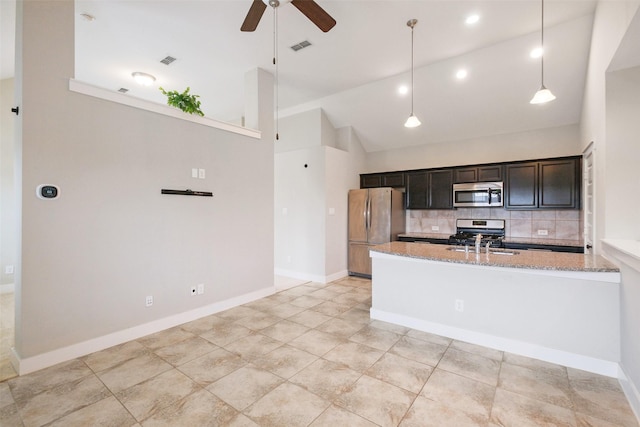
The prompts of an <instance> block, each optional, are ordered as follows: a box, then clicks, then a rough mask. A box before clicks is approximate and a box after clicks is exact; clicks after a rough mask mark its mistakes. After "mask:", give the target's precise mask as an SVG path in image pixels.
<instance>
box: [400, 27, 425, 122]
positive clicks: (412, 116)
mask: <svg viewBox="0 0 640 427" xmlns="http://www.w3.org/2000/svg"><path fill="white" fill-rule="evenodd" d="M417 23H418V20H417V19H410V20H408V21H407V26H408V27H410V28H411V115H410V116H409V118H408V119H407V121H406V122H405V123H404V126H405V127H408V128H415V127H418V126H420V124H421V123H420V120H418V118H417V117H416V116H415V114H413V27H415V26H416V24H417Z"/></svg>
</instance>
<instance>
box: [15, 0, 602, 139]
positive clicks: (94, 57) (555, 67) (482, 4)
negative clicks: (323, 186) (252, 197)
mask: <svg viewBox="0 0 640 427" xmlns="http://www.w3.org/2000/svg"><path fill="white" fill-rule="evenodd" d="M3 1H4V0H3ZM317 1H318V3H319V4H320V5H321V6H322V7H323V8H324V9H325V10H326V11H327V12H328V13H329V14H330V15H332V16H333V17H334V18H335V20H336V21H337V25H336V26H335V27H334V28H333V29H332V30H330V31H329V32H328V33H323V32H322V31H320V30H319V29H318V28H317V27H316V26H315V25H314V24H313V23H312V22H310V21H309V20H308V19H307V18H306V17H305V16H304V15H303V14H301V13H300V12H299V11H298V10H297V9H296V8H295V7H293V5H292V4H287V3H286V2H284V1H283V2H282V3H283V4H281V6H280V7H278V9H277V45H276V46H277V57H278V95H279V96H278V105H279V114H280V116H281V117H282V116H286V115H289V114H293V113H295V112H299V111H305V110H308V109H310V108H322V109H323V110H324V111H325V113H326V114H327V116H328V117H329V119H330V120H331V122H332V123H333V125H334V126H335V127H343V126H351V127H353V129H354V131H355V132H356V134H357V135H358V136H359V138H360V140H361V142H362V143H363V146H364V147H365V149H366V150H367V151H380V150H387V149H394V148H399V147H404V146H410V145H420V144H427V143H440V142H446V141H455V140H463V139H467V138H472V137H480V136H490V135H496V134H504V133H511V132H521V131H527V130H533V129H540V128H547V127H555V126H562V125H566V124H572V123H577V122H578V121H579V119H580V112H581V106H582V98H583V90H584V82H585V75H586V67H587V60H588V55H589V46H590V41H591V40H590V39H591V27H592V20H593V12H594V9H595V1H593V0H585V1H583V0H546V1H545V33H544V36H545V40H544V42H545V43H544V44H545V56H544V61H545V62H544V65H545V74H544V81H545V85H546V86H547V87H548V88H549V89H551V90H552V91H553V92H554V94H555V95H556V96H557V99H556V100H555V101H553V102H551V103H549V104H545V105H531V104H529V100H530V99H531V97H532V96H533V94H534V92H535V91H536V90H537V89H538V88H539V86H540V78H541V75H540V74H541V69H540V59H533V58H531V57H530V56H529V53H530V51H531V50H532V49H533V48H534V47H536V46H539V45H540V35H541V34H540V28H541V2H540V1H539V0H533V1H532V0H490V1H484V0H470V1H459V0H420V1H402V0H384V1H375V0H367V1H364V0H317ZM250 5H251V0H228V1H217V0H180V1H173V0H137V1H133V0H124V1H104V0H86V1H85V0H82V1H77V2H76V12H77V14H76V76H75V77H76V78H77V79H79V80H82V81H86V82H88V83H92V84H95V85H98V86H102V87H105V88H108V89H112V90H114V91H115V90H118V89H120V88H127V89H129V92H127V93H128V95H130V96H136V97H141V98H145V99H149V100H153V101H157V102H161V103H164V102H165V98H164V96H163V95H162V94H161V93H160V91H159V90H158V87H159V86H162V87H164V88H165V89H175V90H179V91H182V90H184V89H185V88H186V87H187V86H189V87H190V88H191V92H193V93H196V94H199V95H200V99H201V101H202V109H203V111H204V112H205V114H206V116H208V117H211V118H215V119H218V120H223V121H237V120H238V119H239V118H240V117H241V116H242V115H243V110H244V105H243V102H244V93H243V90H244V74H245V73H246V72H247V71H248V70H251V69H253V68H256V67H260V68H263V69H265V70H267V71H270V72H272V73H275V68H274V65H273V64H272V59H273V56H274V11H273V9H272V8H270V7H268V8H267V10H266V12H265V14H264V15H263V17H262V20H261V22H260V24H259V25H258V28H257V30H256V31H255V32H241V31H240V25H241V24H242V22H243V20H244V18H245V15H246V13H247V11H248V10H249V7H250ZM82 13H87V14H90V15H92V16H93V17H95V19H94V20H92V21H90V20H86V19H84V18H82V17H81V14H82ZM473 13H475V14H478V15H479V17H480V19H479V21H478V22H477V23H476V24H473V25H467V24H465V18H466V17H467V16H468V15H470V14H473ZM411 18H415V19H417V20H418V24H417V25H416V27H415V33H414V36H415V53H414V55H415V59H414V61H415V81H414V90H415V107H414V111H415V114H416V115H417V116H418V117H419V118H420V120H421V121H422V126H420V127H418V128H413V129H407V128H405V127H404V126H403V123H404V121H405V120H406V118H407V117H408V115H409V113H410V110H411V105H410V103H411V100H410V94H405V95H400V94H399V93H398V87H399V86H401V85H403V84H404V85H409V86H410V83H411V81H410V66H411V62H410V61H411V30H410V28H409V27H408V26H407V24H406V23H407V21H408V20H409V19H411ZM305 40H306V41H308V42H309V43H311V46H309V47H307V48H304V49H302V50H299V51H297V52H295V51H294V50H292V49H291V48H290V46H293V45H295V44H298V43H300V42H302V41H305ZM167 56H172V57H174V58H176V61H174V62H173V63H171V64H170V65H165V64H163V63H161V62H160V61H161V60H162V59H163V58H165V57H167ZM459 69H466V70H467V73H468V75H467V78H466V79H464V80H459V79H457V78H456V77H455V73H456V72H457V71H458V70H459ZM134 71H141V72H145V73H149V74H152V75H154V76H155V77H156V79H157V80H156V82H155V84H153V85H152V86H149V87H143V86H139V85H137V84H136V83H135V82H134V81H133V79H132V78H131V73H132V72H134Z"/></svg>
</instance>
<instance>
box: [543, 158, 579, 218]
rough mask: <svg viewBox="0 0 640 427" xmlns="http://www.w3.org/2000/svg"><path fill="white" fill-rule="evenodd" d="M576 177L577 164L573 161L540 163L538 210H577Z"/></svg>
mask: <svg viewBox="0 0 640 427" xmlns="http://www.w3.org/2000/svg"><path fill="white" fill-rule="evenodd" d="M578 177H579V163H578V162H577V161H576V160H575V159H565V160H548V161H542V162H540V203H539V206H540V208H546V209H565V208H566V209H576V208H578V207H579V206H580V199H579V194H580V188H579V181H578Z"/></svg>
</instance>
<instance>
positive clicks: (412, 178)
mask: <svg viewBox="0 0 640 427" xmlns="http://www.w3.org/2000/svg"><path fill="white" fill-rule="evenodd" d="M405 178H406V184H407V192H406V196H407V197H406V206H407V209H428V208H429V205H428V202H429V198H428V191H429V175H428V173H427V172H426V171H421V172H408V173H407V175H406V177H405Z"/></svg>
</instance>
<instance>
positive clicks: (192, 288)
mask: <svg viewBox="0 0 640 427" xmlns="http://www.w3.org/2000/svg"><path fill="white" fill-rule="evenodd" d="M189 295H191V296H192V297H193V296H195V295H197V291H196V287H195V286H192V287H191V290H190V294H189Z"/></svg>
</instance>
